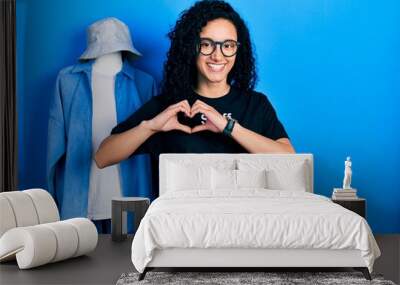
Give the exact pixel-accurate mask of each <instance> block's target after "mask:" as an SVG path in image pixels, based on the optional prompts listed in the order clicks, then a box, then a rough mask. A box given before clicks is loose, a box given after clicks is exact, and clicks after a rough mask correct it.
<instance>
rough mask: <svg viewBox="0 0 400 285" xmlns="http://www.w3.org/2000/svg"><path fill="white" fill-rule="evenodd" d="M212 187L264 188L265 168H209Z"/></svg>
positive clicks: (265, 182)
mask: <svg viewBox="0 0 400 285" xmlns="http://www.w3.org/2000/svg"><path fill="white" fill-rule="evenodd" d="M211 181H212V189H214V190H218V189H230V190H237V189H240V188H266V187H267V181H266V171H265V170H231V169H215V168H212V170H211Z"/></svg>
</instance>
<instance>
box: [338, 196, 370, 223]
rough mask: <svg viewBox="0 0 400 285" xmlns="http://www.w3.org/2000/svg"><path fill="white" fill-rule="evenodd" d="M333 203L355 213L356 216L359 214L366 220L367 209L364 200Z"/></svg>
mask: <svg viewBox="0 0 400 285" xmlns="http://www.w3.org/2000/svg"><path fill="white" fill-rule="evenodd" d="M332 202H334V203H336V204H339V205H340V206H342V207H344V208H346V209H349V210H350V211H353V212H354V213H356V214H359V215H360V216H361V217H363V218H364V219H365V218H366V215H365V212H366V211H365V209H366V200H365V199H364V198H357V199H354V200H337V199H332Z"/></svg>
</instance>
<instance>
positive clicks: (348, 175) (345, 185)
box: [343, 156, 352, 189]
mask: <svg viewBox="0 0 400 285" xmlns="http://www.w3.org/2000/svg"><path fill="white" fill-rule="evenodd" d="M344 166H345V167H344V179H343V189H352V188H351V186H350V184H351V175H352V170H351V160H350V156H348V157H347V159H346V161H345V162H344Z"/></svg>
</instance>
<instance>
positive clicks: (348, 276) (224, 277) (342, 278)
mask: <svg viewBox="0 0 400 285" xmlns="http://www.w3.org/2000/svg"><path fill="white" fill-rule="evenodd" d="M138 276H139V273H127V274H126V273H124V274H122V275H121V277H120V278H119V279H118V281H117V285H134V284H140V285H145V284H157V285H164V284H171V285H178V284H179V285H186V284H213V285H217V284H218V285H219V284H221V285H236V284H237V285H239V284H240V285H247V284H252V285H253V284H267V285H278V284H279V285H281V284H282V285H297V284H310V285H311V284H318V285H319V284H321V285H322V284H328V285H347V284H348V285H350V284H352V285H353V284H356V285H358V284H368V285H370V284H379V285H396V284H395V283H394V282H392V281H389V280H384V279H383V277H382V276H381V275H374V274H372V275H371V276H372V281H368V280H366V279H365V278H364V276H363V275H362V273H361V272H154V271H150V272H148V273H147V274H146V277H145V279H143V280H142V281H138Z"/></svg>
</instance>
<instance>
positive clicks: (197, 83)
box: [95, 1, 294, 167]
mask: <svg viewBox="0 0 400 285" xmlns="http://www.w3.org/2000/svg"><path fill="white" fill-rule="evenodd" d="M168 36H169V38H170V40H171V46H170V50H169V52H168V54H167V60H166V62H165V66H164V79H163V84H162V90H161V94H160V95H159V96H156V97H154V98H152V99H150V101H148V102H147V103H146V104H144V105H143V106H142V107H141V108H140V109H139V110H137V111H136V112H135V113H134V114H132V115H131V116H130V117H129V118H128V119H127V120H126V121H124V122H122V123H120V124H119V125H117V126H116V127H115V128H114V129H113V130H112V135H111V136H109V137H108V138H106V139H105V140H104V141H103V142H102V144H101V145H100V148H99V150H98V151H97V153H96V157H95V159H96V163H97V165H98V166H99V167H106V166H109V165H112V164H115V163H118V162H120V161H122V160H124V159H126V158H128V157H129V156H131V155H135V154H139V153H150V154H151V155H154V156H156V157H158V155H159V154H160V153H294V149H293V147H292V145H291V143H290V140H289V138H288V135H287V133H286V131H285V129H284V127H283V125H282V124H281V122H280V121H279V120H278V117H277V115H276V112H275V110H274V108H273V106H272V105H271V103H270V102H269V100H268V98H267V97H266V96H265V95H264V94H262V93H259V92H256V91H254V85H255V82H256V71H255V62H254V57H253V52H252V47H251V41H250V35H249V31H248V29H247V27H246V25H245V23H244V21H243V20H242V18H241V17H240V16H239V15H238V13H237V12H236V11H235V10H233V8H232V7H231V6H230V5H229V4H227V3H225V2H223V1H200V2H197V3H195V4H194V5H193V6H192V7H191V8H190V9H188V10H186V11H184V12H183V13H182V14H181V17H180V18H179V19H178V21H177V23H176V25H175V27H174V29H173V30H172V31H171V32H170V33H169V34H168Z"/></svg>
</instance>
